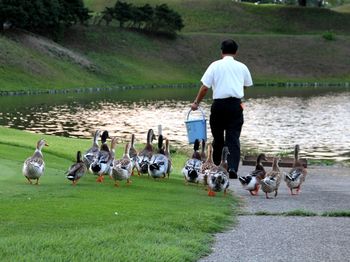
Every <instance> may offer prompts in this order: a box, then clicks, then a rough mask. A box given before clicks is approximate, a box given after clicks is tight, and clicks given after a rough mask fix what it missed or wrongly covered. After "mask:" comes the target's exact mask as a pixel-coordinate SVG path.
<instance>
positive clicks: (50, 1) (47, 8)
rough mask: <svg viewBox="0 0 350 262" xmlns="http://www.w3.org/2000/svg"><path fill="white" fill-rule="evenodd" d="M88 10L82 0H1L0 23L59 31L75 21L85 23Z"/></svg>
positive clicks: (53, 31) (32, 30) (41, 31)
mask: <svg viewBox="0 0 350 262" xmlns="http://www.w3.org/2000/svg"><path fill="white" fill-rule="evenodd" d="M89 18H90V15H89V10H88V9H87V8H85V7H84V3H83V1H82V0H2V1H0V25H1V29H3V26H4V24H8V25H11V26H12V27H16V28H21V29H26V30H29V31H31V32H38V33H44V34H45V33H51V34H52V33H53V34H54V35H55V34H57V33H59V32H61V31H62V30H63V29H64V28H66V27H69V26H71V25H73V24H76V23H77V22H80V23H85V22H86V21H87V20H88V19H89Z"/></svg>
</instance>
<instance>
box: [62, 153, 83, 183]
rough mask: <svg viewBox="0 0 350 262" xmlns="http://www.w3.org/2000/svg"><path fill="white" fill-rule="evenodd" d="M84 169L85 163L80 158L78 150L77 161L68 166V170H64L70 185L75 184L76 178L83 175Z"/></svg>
mask: <svg viewBox="0 0 350 262" xmlns="http://www.w3.org/2000/svg"><path fill="white" fill-rule="evenodd" d="M86 171H87V168H86V165H85V163H84V162H83V161H82V159H81V151H78V152H77V161H76V162H75V163H74V164H72V165H71V166H70V167H69V169H68V171H67V172H66V174H67V176H66V177H67V179H68V180H70V181H72V185H73V186H75V185H76V184H77V182H78V180H79V179H80V178H81V177H82V176H84V175H85V173H86Z"/></svg>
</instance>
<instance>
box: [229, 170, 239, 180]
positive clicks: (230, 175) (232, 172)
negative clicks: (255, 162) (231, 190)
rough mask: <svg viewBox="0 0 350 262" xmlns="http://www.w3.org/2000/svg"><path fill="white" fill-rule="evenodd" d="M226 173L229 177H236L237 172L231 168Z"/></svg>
mask: <svg viewBox="0 0 350 262" xmlns="http://www.w3.org/2000/svg"><path fill="white" fill-rule="evenodd" d="M228 174H229V177H230V178H231V179H237V177H238V176H237V173H236V171H234V170H232V169H230V170H229V171H228Z"/></svg>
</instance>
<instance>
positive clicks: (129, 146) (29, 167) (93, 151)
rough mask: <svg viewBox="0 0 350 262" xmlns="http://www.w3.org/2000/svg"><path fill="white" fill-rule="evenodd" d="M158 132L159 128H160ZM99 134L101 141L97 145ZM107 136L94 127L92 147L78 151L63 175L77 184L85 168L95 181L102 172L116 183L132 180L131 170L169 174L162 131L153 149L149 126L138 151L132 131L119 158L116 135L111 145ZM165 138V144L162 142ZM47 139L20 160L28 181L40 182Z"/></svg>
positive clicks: (169, 162)
mask: <svg viewBox="0 0 350 262" xmlns="http://www.w3.org/2000/svg"><path fill="white" fill-rule="evenodd" d="M159 133H161V129H160V130H159ZM99 138H100V140H101V144H100V145H99ZM108 138H110V137H109V134H108V131H103V132H102V133H101V131H100V130H97V131H96V132H95V134H94V138H93V143H92V146H91V148H89V149H88V150H86V152H85V153H84V154H82V153H81V151H78V152H77V159H76V162H75V163H73V164H72V165H71V166H70V167H69V168H68V170H67V172H66V177H67V179H69V180H70V181H72V184H73V185H76V184H77V182H78V181H79V179H80V178H82V177H83V176H84V175H85V174H86V173H87V172H88V171H89V172H91V173H93V174H94V175H96V176H97V180H96V182H100V183H101V182H103V181H104V177H105V176H109V177H110V178H111V179H113V180H114V185H115V186H117V187H118V186H119V181H122V180H125V181H126V183H127V184H130V183H131V179H130V178H131V176H132V175H134V170H135V169H136V170H137V173H138V175H139V176H140V175H141V174H148V175H149V176H151V177H153V178H161V177H163V178H164V177H168V178H169V175H170V172H171V170H172V163H171V158H170V150H169V140H168V139H166V138H164V137H163V135H161V134H159V135H158V149H157V150H156V149H154V147H153V145H152V141H153V140H154V139H155V138H156V136H155V134H154V132H153V130H152V129H149V130H148V133H147V142H146V145H145V147H144V149H143V150H141V151H140V152H137V150H136V149H135V147H134V142H135V135H134V134H133V135H132V136H131V141H130V142H127V143H126V144H125V148H124V154H123V156H122V157H121V158H120V159H116V157H115V156H116V152H115V149H116V145H117V138H116V137H112V138H111V142H110V145H108V144H107V139H108ZM164 141H165V145H164ZM44 146H47V143H46V141H45V140H44V139H41V140H39V141H38V143H37V146H36V150H35V152H34V154H33V155H32V156H31V157H29V158H27V159H26V160H25V161H24V164H23V169H22V171H23V175H24V176H25V177H26V179H27V180H28V182H29V183H30V184H32V180H36V183H35V184H39V179H40V177H41V176H42V175H43V174H44V171H45V162H44V157H43V153H42V149H43V147H44Z"/></svg>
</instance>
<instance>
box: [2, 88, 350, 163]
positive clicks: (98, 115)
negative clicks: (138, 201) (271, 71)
mask: <svg viewBox="0 0 350 262" xmlns="http://www.w3.org/2000/svg"><path fill="white" fill-rule="evenodd" d="M197 90H198V89H197V88H195V89H189V90H186V89H171V90H167V92H165V91H164V90H150V91H148V92H147V91H140V90H137V91H135V90H134V91H130V92H131V94H128V93H127V94H126V93H123V92H117V93H116V94H114V93H106V94H88V95H84V96H82V97H81V98H78V97H77V96H72V95H66V96H62V97H61V96H58V95H54V96H52V95H51V96H49V97H44V98H43V97H41V99H40V96H38V97H20V98H17V100H16V98H0V100H1V101H0V102H3V103H1V106H0V108H1V112H0V124H1V125H4V126H9V127H15V128H18V129H26V130H30V131H33V132H37V133H46V134H55V135H62V136H70V137H86V138H87V137H91V136H92V133H93V132H94V130H95V129H107V130H109V131H110V134H111V135H112V136H117V137H118V138H120V140H126V139H130V134H131V133H134V134H135V135H136V139H137V142H139V143H144V142H145V140H146V132H147V130H148V129H149V128H153V129H154V130H157V126H158V125H159V124H161V125H162V126H163V134H164V135H165V136H166V137H168V138H170V140H171V143H172V144H173V145H174V144H175V145H177V146H183V145H187V136H186V130H185V124H184V120H185V118H186V117H187V113H188V111H189V102H190V101H191V100H192V99H193V97H195V94H196V92H197ZM132 92H134V94H132ZM135 92H136V95H135ZM143 92H147V96H148V97H147V96H146V99H145V95H146V93H144V94H143ZM152 92H155V94H156V95H154V96H153V97H152V96H151V95H150V93H151V94H152ZM159 95H160V96H161V97H157V96H159ZM167 97H174V99H171V100H169V99H167ZM249 97H250V98H248V99H247V100H246V103H245V124H244V126H243V130H242V136H241V141H242V145H243V147H244V148H247V149H253V150H256V151H263V152H266V153H268V154H275V153H278V152H291V150H292V149H293V146H294V145H295V144H296V143H298V144H300V145H301V149H302V151H301V154H302V156H306V157H308V158H316V159H336V160H346V159H350V134H349V130H350V103H349V101H350V92H349V91H346V92H337V93H329V92H327V93H323V94H321V95H317V96H303V95H301V96H271V95H270V96H269V97H262V96H254V95H252V94H250V95H249ZM18 100H20V101H18ZM33 100H34V101H33ZM14 101H16V102H14ZM44 101H45V102H44ZM209 107H210V101H209V100H207V101H205V103H203V109H204V110H205V112H206V114H207V116H208V115H209V111H210V109H209ZM199 116H200V115H199V112H195V113H191V114H190V117H193V118H196V117H199ZM208 134H209V139H211V136H210V131H209V130H208Z"/></svg>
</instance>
